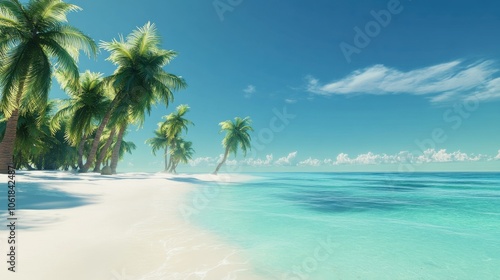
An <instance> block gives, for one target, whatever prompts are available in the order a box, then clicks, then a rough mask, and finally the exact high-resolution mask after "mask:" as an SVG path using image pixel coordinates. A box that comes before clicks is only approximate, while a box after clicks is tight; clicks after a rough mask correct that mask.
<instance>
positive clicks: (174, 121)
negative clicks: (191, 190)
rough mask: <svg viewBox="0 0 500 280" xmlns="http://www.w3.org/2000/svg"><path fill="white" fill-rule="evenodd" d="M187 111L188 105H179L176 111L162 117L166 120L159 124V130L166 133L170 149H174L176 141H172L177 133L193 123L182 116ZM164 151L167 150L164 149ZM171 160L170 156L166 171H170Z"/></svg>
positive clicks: (185, 129)
mask: <svg viewBox="0 0 500 280" xmlns="http://www.w3.org/2000/svg"><path fill="white" fill-rule="evenodd" d="M187 112H189V106H188V105H185V104H183V105H179V106H178V107H177V111H176V112H175V113H171V114H169V115H168V116H166V117H164V118H165V119H166V120H165V122H164V123H163V124H162V125H161V130H163V131H164V132H165V133H166V137H167V140H168V145H170V146H171V147H172V149H175V146H176V142H175V141H173V140H174V139H176V138H177V137H179V135H180V134H181V133H182V131H186V132H187V131H188V126H189V125H194V123H193V122H192V121H190V120H188V119H186V118H184V115H185V114H186V113H187ZM165 153H167V151H166V150H165ZM165 160H166V159H165ZM172 164H173V161H172V158H170V162H169V164H168V166H167V170H166V171H172V167H173V165H172Z"/></svg>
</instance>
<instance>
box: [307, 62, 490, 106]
mask: <svg viewBox="0 0 500 280" xmlns="http://www.w3.org/2000/svg"><path fill="white" fill-rule="evenodd" d="M493 64H494V62H493V61H481V62H475V63H471V64H466V63H465V62H463V61H459V60H457V61H452V62H448V63H443V64H438V65H434V66H429V67H424V68H418V69H414V70H409V71H401V70H398V69H394V68H389V67H386V66H384V65H381V64H378V65H374V66H371V67H368V68H364V69H360V70H356V71H354V72H352V73H351V74H349V75H347V76H346V77H344V78H342V79H340V80H336V81H333V82H331V83H327V84H320V82H319V80H318V79H316V78H314V77H307V80H308V85H307V90H308V91H309V92H311V93H314V94H319V95H352V94H373V95H384V94H413V95H429V97H430V99H431V102H444V101H448V100H450V99H452V98H456V97H459V96H462V97H464V98H469V97H471V96H474V97H476V98H480V99H481V100H487V99H488V100H489V99H494V98H500V91H499V89H500V78H496V77H494V76H495V75H496V74H497V73H498V72H499V71H498V69H496V68H495V67H494V65H493Z"/></svg>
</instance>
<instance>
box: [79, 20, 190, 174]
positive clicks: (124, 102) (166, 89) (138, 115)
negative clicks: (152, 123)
mask: <svg viewBox="0 0 500 280" xmlns="http://www.w3.org/2000/svg"><path fill="white" fill-rule="evenodd" d="M159 45H160V37H159V36H158V35H157V31H156V27H155V26H154V24H151V23H147V24H146V25H145V26H143V27H141V28H138V29H137V30H135V31H133V32H132V33H131V34H130V35H128V36H127V38H126V41H125V40H124V39H123V38H121V39H120V40H119V41H117V40H113V41H111V42H103V43H101V47H102V48H103V49H105V50H107V51H109V52H110V56H109V57H108V59H107V60H108V61H111V62H112V63H113V64H115V65H116V66H117V67H118V68H117V69H116V71H115V72H114V73H113V75H112V76H111V77H110V84H111V85H112V87H113V88H114V89H115V90H116V96H115V98H114V100H113V102H112V108H111V110H110V112H112V113H111V114H112V115H113V116H112V117H113V118H115V119H120V120H116V121H115V122H116V123H119V124H120V127H119V130H118V139H117V143H116V145H115V148H114V150H113V156H112V159H111V169H112V172H113V173H116V166H117V164H118V159H119V157H118V156H119V150H120V145H121V141H122V138H123V134H124V132H125V131H126V129H127V126H128V125H129V123H130V122H136V123H138V124H139V127H141V126H142V124H143V123H144V119H145V112H147V113H148V114H149V113H150V111H151V108H152V106H153V105H154V104H155V103H158V102H161V103H164V104H165V105H167V106H168V105H169V104H170V102H172V101H173V98H174V96H173V93H172V91H173V90H178V89H181V88H184V87H186V83H185V81H184V79H182V78H181V77H178V76H176V75H173V74H170V73H167V72H166V71H165V70H164V69H163V67H164V66H166V65H167V64H168V63H170V61H171V60H172V59H173V58H174V57H175V56H176V53H175V52H174V51H171V50H163V49H160V47H159ZM106 117H108V120H107V121H109V118H110V117H111V116H105V119H106ZM101 125H102V123H101ZM97 132H98V134H96V137H95V138H94V141H96V139H97V141H98V139H99V138H100V134H99V130H98V131H97ZM101 133H102V131H101ZM93 145H95V143H94V144H93ZM96 150H97V148H95V150H94V147H92V150H91V153H90V155H89V158H92V156H94V157H95V152H96Z"/></svg>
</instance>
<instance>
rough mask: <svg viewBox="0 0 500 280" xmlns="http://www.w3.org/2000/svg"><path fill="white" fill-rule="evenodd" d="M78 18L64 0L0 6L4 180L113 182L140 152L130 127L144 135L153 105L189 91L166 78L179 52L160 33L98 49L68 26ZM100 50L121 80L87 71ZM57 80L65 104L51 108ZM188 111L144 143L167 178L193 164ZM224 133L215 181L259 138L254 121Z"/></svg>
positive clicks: (149, 29) (1, 2)
mask: <svg viewBox="0 0 500 280" xmlns="http://www.w3.org/2000/svg"><path fill="white" fill-rule="evenodd" d="M80 10H81V8H79V7H78V6H76V5H73V4H69V3H66V2H64V1H62V0H29V1H27V2H23V3H22V2H21V1H19V0H0V93H1V96H0V173H6V172H7V170H8V166H14V167H15V168H16V169H25V170H74V171H78V172H88V171H89V170H93V172H102V174H105V173H106V174H114V173H116V172H117V165H118V162H119V161H120V159H122V158H123V156H124V154H125V153H132V151H133V150H134V149H135V148H136V145H135V144H134V143H132V142H130V141H126V139H125V136H126V135H127V132H128V131H129V128H130V126H131V125H134V126H136V127H137V128H138V129H140V128H142V126H143V124H144V122H145V119H146V117H147V116H149V114H150V113H151V110H152V108H153V106H155V105H157V104H163V105H164V106H165V107H166V108H167V109H168V107H169V105H170V104H171V103H172V102H173V101H174V93H175V92H176V91H179V90H181V89H184V88H186V86H187V84H186V82H185V80H184V79H183V78H182V77H181V76H177V75H174V74H172V73H169V72H167V71H166V70H165V67H166V66H168V65H169V63H170V62H171V61H172V60H173V59H174V58H175V57H176V56H177V53H176V52H175V51H173V50H166V49H163V48H162V45H161V38H160V36H159V35H158V30H157V28H156V26H155V25H154V24H152V23H149V22H148V23H146V24H145V25H144V26H142V27H139V28H137V29H136V30H134V31H132V32H131V33H130V34H129V35H128V36H126V37H122V36H120V37H119V38H118V39H113V40H111V41H109V42H101V43H100V44H99V45H97V44H96V43H95V42H94V40H93V39H92V38H91V37H90V36H88V35H86V34H85V33H83V32H82V31H80V30H79V29H77V28H76V27H74V26H72V25H70V23H69V22H68V18H67V14H69V13H71V12H76V11H80ZM100 50H102V51H103V52H104V53H107V54H108V57H107V59H106V60H107V61H109V62H110V63H111V64H113V65H114V66H115V67H116V68H115V70H114V72H113V73H112V74H110V75H105V74H102V73H98V72H92V71H91V70H85V71H80V69H79V67H78V59H79V56H80V54H81V53H84V54H85V55H86V56H87V57H89V58H96V57H97V55H98V53H99V51H100ZM54 78H55V80H56V81H57V82H58V83H59V85H60V87H61V89H62V90H63V91H64V92H65V93H66V94H67V98H64V99H52V100H50V99H49V93H50V90H51V88H52V81H53V79H54ZM189 110H190V108H189V106H188V105H179V106H177V108H176V110H175V111H174V112H172V113H170V114H168V115H166V116H164V117H163V118H164V120H163V121H162V122H160V123H159V124H158V129H157V130H156V131H154V137H152V138H150V139H148V140H147V141H146V143H147V144H149V145H150V146H151V148H152V151H153V154H156V153H157V152H158V151H160V150H161V151H163V155H164V161H165V163H164V171H165V172H170V173H176V172H177V167H178V165H179V164H186V163H189V161H190V160H191V159H192V157H193V155H194V149H193V143H192V142H190V141H187V140H186V139H185V134H186V133H187V132H188V127H189V126H192V125H194V124H193V122H192V121H190V120H188V119H187V118H186V114H187V113H188V112H189ZM220 125H221V128H222V130H223V131H226V132H227V134H226V137H225V138H224V141H223V146H224V148H225V154H224V157H223V159H222V161H221V162H220V164H219V165H218V166H217V169H216V171H215V173H217V172H218V171H219V169H220V166H221V165H222V164H224V162H225V161H226V159H227V157H228V155H229V154H231V153H234V154H236V152H237V150H238V149H241V150H242V151H243V152H244V153H245V154H246V151H247V150H248V149H249V148H250V135H249V131H251V130H252V128H251V126H250V119H249V118H245V119H240V118H236V119H235V121H234V122H231V121H226V122H222V123H221V124H220Z"/></svg>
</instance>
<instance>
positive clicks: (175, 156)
mask: <svg viewBox="0 0 500 280" xmlns="http://www.w3.org/2000/svg"><path fill="white" fill-rule="evenodd" d="M173 142H175V145H174V146H173V148H172V150H170V153H171V156H170V158H171V161H172V166H171V168H170V172H172V173H174V174H176V173H177V171H176V170H175V169H176V168H177V165H178V164H179V163H181V162H182V163H188V162H189V160H191V159H192V158H193V154H194V149H193V143H192V142H190V141H185V140H184V139H182V138H180V137H177V138H176V139H174V141H173Z"/></svg>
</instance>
